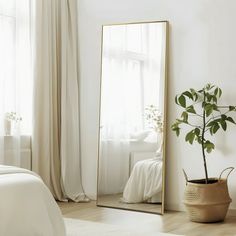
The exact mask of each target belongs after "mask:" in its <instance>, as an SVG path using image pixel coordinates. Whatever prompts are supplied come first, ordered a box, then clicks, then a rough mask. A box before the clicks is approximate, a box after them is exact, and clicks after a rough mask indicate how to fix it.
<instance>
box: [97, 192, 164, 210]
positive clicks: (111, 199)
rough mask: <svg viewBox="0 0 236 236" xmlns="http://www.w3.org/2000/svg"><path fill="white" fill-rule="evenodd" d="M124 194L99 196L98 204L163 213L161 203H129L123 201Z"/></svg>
mask: <svg viewBox="0 0 236 236" xmlns="http://www.w3.org/2000/svg"><path fill="white" fill-rule="evenodd" d="M121 199H122V194H109V195H102V196H99V198H98V204H99V205H101V206H108V207H115V208H125V209H133V210H139V211H144V212H145V211H146V212H152V213H159V214H160V213H161V203H137V204H128V203H124V202H122V200H121Z"/></svg>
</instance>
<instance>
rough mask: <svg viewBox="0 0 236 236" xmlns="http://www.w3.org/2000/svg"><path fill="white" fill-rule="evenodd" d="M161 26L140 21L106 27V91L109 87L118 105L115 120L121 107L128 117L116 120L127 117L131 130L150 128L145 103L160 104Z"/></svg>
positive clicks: (127, 124) (104, 63)
mask: <svg viewBox="0 0 236 236" xmlns="http://www.w3.org/2000/svg"><path fill="white" fill-rule="evenodd" d="M161 30H162V28H161V27H160V26H158V25H156V24H139V25H127V26H116V27H114V28H110V29H107V28H106V31H104V37H103V38H104V49H103V80H104V81H105V83H104V84H105V86H106V87H107V89H104V90H103V91H106V90H109V91H110V96H109V97H110V98H112V100H113V102H114V104H113V105H114V107H116V109H117V110H116V111H114V112H113V115H114V117H113V121H114V120H115V119H116V118H115V117H117V116H119V114H118V113H119V110H120V113H125V114H126V115H125V116H126V117H124V116H122V117H120V119H117V122H122V119H123V120H125V125H126V126H127V127H129V130H130V132H135V131H138V130H143V129H145V128H147V127H145V122H144V116H143V114H144V110H145V107H146V106H148V105H150V104H153V105H156V106H157V107H158V105H159V104H158V103H159V101H158V92H159V79H160V60H161V44H162V42H161V39H162V33H161V32H162V31H161ZM103 86H104V85H103ZM118 91H119V92H118ZM107 97H108V94H107ZM116 99H117V101H116ZM119 99H120V100H119ZM121 100H122V101H123V103H122V102H121ZM105 103H106V102H105ZM103 104H104V102H103ZM120 106H122V107H120ZM104 107H106V105H105V106H104ZM121 109H122V111H121ZM115 114H116V115H115Z"/></svg>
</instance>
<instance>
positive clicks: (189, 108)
mask: <svg viewBox="0 0 236 236" xmlns="http://www.w3.org/2000/svg"><path fill="white" fill-rule="evenodd" d="M186 111H187V112H188V113H193V114H196V111H195V109H194V107H193V105H191V106H189V107H187V108H186Z"/></svg>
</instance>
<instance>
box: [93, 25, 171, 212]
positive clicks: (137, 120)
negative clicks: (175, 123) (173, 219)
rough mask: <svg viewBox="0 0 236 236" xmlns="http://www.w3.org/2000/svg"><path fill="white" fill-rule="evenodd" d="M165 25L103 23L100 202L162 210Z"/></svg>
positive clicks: (132, 207) (115, 205) (124, 206)
mask: <svg viewBox="0 0 236 236" xmlns="http://www.w3.org/2000/svg"><path fill="white" fill-rule="evenodd" d="M166 31H167V22H149V23H134V24H123V25H109V26H103V42H102V48H103V50H102V78H101V80H102V81H101V84H102V86H101V107H100V137H99V139H100V141H99V163H98V192H97V205H98V206H107V207H114V208H122V209H129V210H136V211H144V212H153V213H160V214H161V213H163V210H164V209H163V199H164V193H163V183H164V170H163V167H164V164H163V163H164V152H163V151H164V139H165V136H164V128H165V77H166V71H165V69H166V68H165V65H166V61H165V60H166Z"/></svg>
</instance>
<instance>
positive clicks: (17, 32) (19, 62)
mask: <svg viewBox="0 0 236 236" xmlns="http://www.w3.org/2000/svg"><path fill="white" fill-rule="evenodd" d="M28 17H29V0H21V1H19V0H0V52H1V53H0V66H1V69H0V100H1V101H0V116H1V117H0V118H1V119H2V118H3V116H4V114H5V113H7V112H16V113H17V114H19V115H20V116H21V117H22V118H23V121H22V122H21V131H22V133H24V134H29V133H31V93H32V80H31V77H30V41H29V39H30V34H29V19H28Z"/></svg>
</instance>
